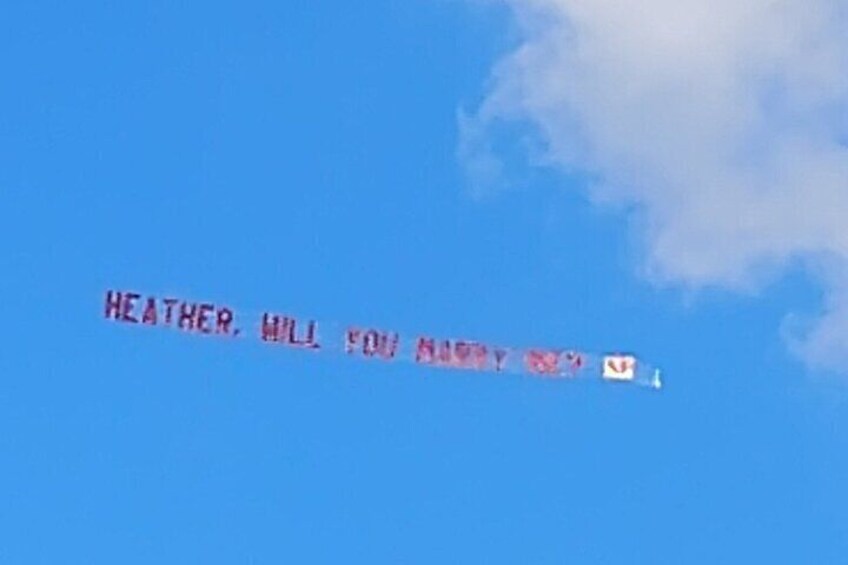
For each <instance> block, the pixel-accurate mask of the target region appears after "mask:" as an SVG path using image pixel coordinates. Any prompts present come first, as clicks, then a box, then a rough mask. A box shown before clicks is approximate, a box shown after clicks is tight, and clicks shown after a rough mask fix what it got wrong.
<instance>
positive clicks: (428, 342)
mask: <svg viewBox="0 0 848 565" xmlns="http://www.w3.org/2000/svg"><path fill="white" fill-rule="evenodd" d="M435 350H436V344H435V342H434V341H433V339H432V338H429V337H419V338H418V345H417V346H416V348H415V362H416V363H432V362H433V358H434V357H435Z"/></svg>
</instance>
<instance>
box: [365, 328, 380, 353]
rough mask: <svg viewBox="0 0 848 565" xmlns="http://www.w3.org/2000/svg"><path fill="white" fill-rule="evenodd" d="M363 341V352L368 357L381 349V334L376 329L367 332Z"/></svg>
mask: <svg viewBox="0 0 848 565" xmlns="http://www.w3.org/2000/svg"><path fill="white" fill-rule="evenodd" d="M362 341H363V343H362V353H364V354H365V355H366V356H368V357H373V356H374V355H376V354H377V353H378V352H379V351H380V335H379V334H378V333H377V332H376V331H374V330H368V331H367V332H365V337H364V338H363V340H362Z"/></svg>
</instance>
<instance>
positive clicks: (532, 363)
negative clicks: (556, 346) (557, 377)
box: [524, 349, 559, 375]
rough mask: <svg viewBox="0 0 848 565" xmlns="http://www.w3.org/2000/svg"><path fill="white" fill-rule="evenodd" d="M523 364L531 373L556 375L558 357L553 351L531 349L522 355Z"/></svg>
mask: <svg viewBox="0 0 848 565" xmlns="http://www.w3.org/2000/svg"><path fill="white" fill-rule="evenodd" d="M524 364H525V366H526V367H527V369H528V370H529V371H530V372H532V373H539V374H545V375H552V374H556V373H558V372H559V355H558V354H557V352H555V351H542V350H539V349H531V350H529V351H528V352H527V353H526V354H525V355H524Z"/></svg>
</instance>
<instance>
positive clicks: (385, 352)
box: [380, 333, 400, 359]
mask: <svg viewBox="0 0 848 565" xmlns="http://www.w3.org/2000/svg"><path fill="white" fill-rule="evenodd" d="M398 341H400V336H399V335H398V334H396V333H394V334H392V336H391V338H389V336H387V335H386V334H383V343H382V345H381V347H380V355H381V356H382V357H383V358H384V359H394V356H395V354H396V353H397V347H398Z"/></svg>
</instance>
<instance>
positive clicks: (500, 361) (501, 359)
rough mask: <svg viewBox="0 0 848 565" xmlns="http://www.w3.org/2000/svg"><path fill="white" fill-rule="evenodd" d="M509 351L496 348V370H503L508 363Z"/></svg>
mask: <svg viewBox="0 0 848 565" xmlns="http://www.w3.org/2000/svg"><path fill="white" fill-rule="evenodd" d="M508 353H509V352H508V351H507V350H506V349H495V370H496V371H502V370H503V368H504V365H506V356H507V354H508Z"/></svg>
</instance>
